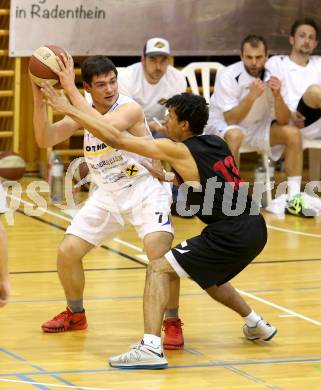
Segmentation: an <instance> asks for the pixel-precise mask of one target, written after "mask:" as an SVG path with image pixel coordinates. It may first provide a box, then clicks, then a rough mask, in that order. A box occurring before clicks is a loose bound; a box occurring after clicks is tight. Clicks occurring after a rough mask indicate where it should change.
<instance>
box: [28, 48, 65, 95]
mask: <svg viewBox="0 0 321 390" xmlns="http://www.w3.org/2000/svg"><path fill="white" fill-rule="evenodd" d="M61 53H64V54H66V52H65V50H63V49H62V48H61V47H59V46H54V45H47V46H41V47H39V48H38V49H36V50H35V51H34V52H33V53H32V56H31V58H30V61H29V70H30V73H31V78H32V80H33V81H34V82H35V84H37V85H38V86H39V87H40V86H41V84H42V83H43V82H44V81H45V80H47V81H49V82H50V84H51V85H56V84H58V83H59V77H58V76H57V75H56V74H55V73H54V72H53V70H56V71H59V70H60V67H59V64H58V62H57V59H56V56H59V57H61ZM52 69H53V70H52Z"/></svg>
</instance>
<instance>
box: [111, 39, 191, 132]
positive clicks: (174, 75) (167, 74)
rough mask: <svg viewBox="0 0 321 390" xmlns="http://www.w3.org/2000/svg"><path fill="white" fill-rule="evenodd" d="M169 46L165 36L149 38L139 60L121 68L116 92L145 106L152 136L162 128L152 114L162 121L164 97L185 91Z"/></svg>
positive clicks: (184, 82) (183, 78)
mask: <svg viewBox="0 0 321 390" xmlns="http://www.w3.org/2000/svg"><path fill="white" fill-rule="evenodd" d="M169 56H170V46H169V42H168V41H167V40H166V39H164V38H157V37H156V38H151V39H149V40H148V41H147V42H146V44H145V46H144V51H143V55H142V57H141V62H137V63H135V64H133V65H130V66H128V67H127V68H125V69H123V70H121V71H120V72H119V75H118V85H119V92H120V93H122V94H123V95H126V96H129V97H131V98H132V99H134V100H135V101H136V102H137V103H139V104H140V105H141V106H142V107H143V110H144V113H145V116H146V119H147V121H148V124H149V128H150V129H151V131H152V132H153V135H154V137H155V136H156V137H158V136H159V133H162V132H163V131H164V128H163V126H159V124H157V123H156V122H155V121H154V119H153V118H156V119H158V121H162V120H163V118H164V116H165V105H164V104H165V103H166V100H167V99H168V98H170V97H172V96H173V95H176V94H178V93H181V92H185V91H186V87H187V84H186V79H185V76H184V75H183V74H182V73H181V72H180V71H179V70H177V69H175V68H174V67H173V66H171V65H169Z"/></svg>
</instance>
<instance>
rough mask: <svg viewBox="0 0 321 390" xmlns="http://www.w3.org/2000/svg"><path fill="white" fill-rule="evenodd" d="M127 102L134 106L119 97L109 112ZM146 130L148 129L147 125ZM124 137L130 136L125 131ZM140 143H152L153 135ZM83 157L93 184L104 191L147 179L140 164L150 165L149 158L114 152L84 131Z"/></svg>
mask: <svg viewBox="0 0 321 390" xmlns="http://www.w3.org/2000/svg"><path fill="white" fill-rule="evenodd" d="M129 102H133V99H131V98H129V97H127V96H123V95H119V96H118V99H117V100H116V102H115V103H114V104H113V106H112V107H111V108H110V110H109V111H108V112H112V111H115V110H117V108H118V107H120V106H121V105H123V104H126V103H129ZM146 128H147V129H148V125H147V123H146ZM148 130H149V129H148ZM123 134H125V135H127V136H132V134H130V133H128V132H127V131H126V130H125V131H123ZM142 139H152V135H151V134H150V135H147V136H145V137H142ZM84 156H85V159H86V162H87V164H88V166H89V169H90V172H91V173H92V176H93V180H94V181H95V183H96V184H97V185H98V186H105V185H107V187H106V188H107V189H108V190H111V191H114V190H117V189H120V188H123V187H125V186H127V185H129V184H132V183H133V181H135V180H136V179H138V178H140V177H141V176H146V175H150V173H149V171H148V170H147V169H146V168H145V167H144V166H143V165H142V164H141V163H142V162H143V163H144V162H145V163H149V164H150V163H151V160H150V159H149V158H147V157H143V156H140V155H138V154H135V153H131V152H127V151H124V150H117V149H114V148H113V147H111V146H109V145H107V144H106V143H105V142H103V141H101V140H100V139H99V138H96V137H95V136H94V135H92V134H91V133H90V132H89V131H88V130H86V129H85V133H84Z"/></svg>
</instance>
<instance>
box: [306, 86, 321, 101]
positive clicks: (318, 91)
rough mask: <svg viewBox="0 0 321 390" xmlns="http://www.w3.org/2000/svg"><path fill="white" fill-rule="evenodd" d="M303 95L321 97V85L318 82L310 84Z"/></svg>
mask: <svg viewBox="0 0 321 390" xmlns="http://www.w3.org/2000/svg"><path fill="white" fill-rule="evenodd" d="M304 97H308V98H310V99H311V98H316V97H321V87H320V85H318V84H312V85H310V86H309V87H308V88H307V90H306V91H305V93H304Z"/></svg>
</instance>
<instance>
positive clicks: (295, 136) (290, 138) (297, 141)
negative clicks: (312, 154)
mask: <svg viewBox="0 0 321 390" xmlns="http://www.w3.org/2000/svg"><path fill="white" fill-rule="evenodd" d="M281 131H282V133H283V136H284V139H285V144H286V145H288V146H296V147H301V148H302V136H301V131H300V129H299V128H298V127H296V126H283V127H282V128H281Z"/></svg>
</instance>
